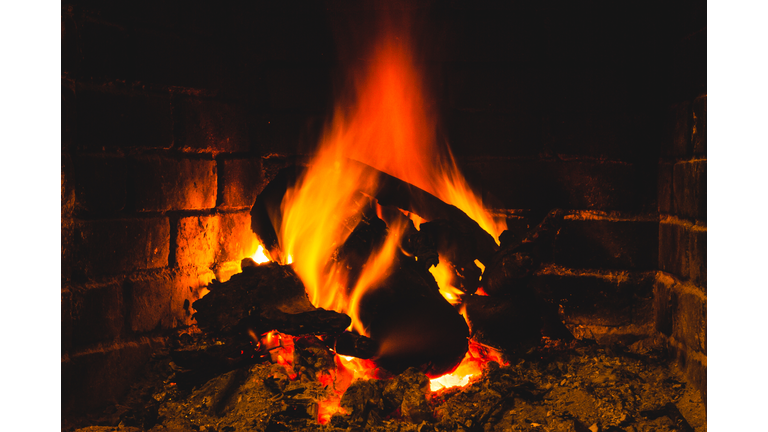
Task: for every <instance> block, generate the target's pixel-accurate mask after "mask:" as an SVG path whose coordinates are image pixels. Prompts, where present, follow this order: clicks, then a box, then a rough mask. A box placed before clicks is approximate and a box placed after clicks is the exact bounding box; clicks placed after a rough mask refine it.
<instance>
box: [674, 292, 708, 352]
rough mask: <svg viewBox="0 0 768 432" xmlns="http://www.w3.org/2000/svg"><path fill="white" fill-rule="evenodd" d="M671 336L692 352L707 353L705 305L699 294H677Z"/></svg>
mask: <svg viewBox="0 0 768 432" xmlns="http://www.w3.org/2000/svg"><path fill="white" fill-rule="evenodd" d="M677 307H678V309H677V311H676V313H675V319H674V320H673V330H672V336H673V337H675V338H676V339H677V340H679V341H681V342H682V343H683V344H685V345H686V346H687V347H689V348H690V349H691V350H693V351H699V352H702V353H704V354H706V353H707V303H706V300H702V298H701V296H700V295H699V294H695V293H690V292H681V293H679V294H678V300H677Z"/></svg>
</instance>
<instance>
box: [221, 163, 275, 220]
mask: <svg viewBox="0 0 768 432" xmlns="http://www.w3.org/2000/svg"><path fill="white" fill-rule="evenodd" d="M218 166H219V169H220V170H221V179H222V181H223V183H224V184H223V187H222V199H221V205H220V206H221V207H224V208H238V207H248V208H250V207H252V206H253V203H254V201H255V200H256V197H257V196H258V195H259V193H261V191H262V190H263V189H264V187H265V186H266V182H265V181H264V172H263V169H262V162H261V158H258V159H256V158H252V159H224V160H223V161H221V163H219V165H218Z"/></svg>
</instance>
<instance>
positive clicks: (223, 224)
mask: <svg viewBox="0 0 768 432" xmlns="http://www.w3.org/2000/svg"><path fill="white" fill-rule="evenodd" d="M220 218H221V221H220V231H219V232H220V233H221V235H220V237H219V251H218V253H217V255H216V262H226V261H237V262H239V261H240V260H242V259H243V258H245V257H250V256H252V255H253V254H254V253H255V252H256V248H257V247H258V245H259V241H258V239H257V238H256V234H254V233H253V231H251V215H250V213H249V212H248V211H247V210H246V211H242V212H238V213H225V214H221V215H220Z"/></svg>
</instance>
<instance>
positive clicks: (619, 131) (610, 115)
mask: <svg viewBox="0 0 768 432" xmlns="http://www.w3.org/2000/svg"><path fill="white" fill-rule="evenodd" d="M651 125H653V122H651V121H650V119H648V118H647V115H644V114H637V113H635V114H633V113H632V112H630V111H629V109H628V108H626V107H622V106H620V105H618V106H617V105H616V104H613V106H612V109H610V110H606V108H605V107H600V108H599V109H585V108H584V107H574V108H572V109H571V110H567V111H562V110H560V111H557V112H553V113H549V114H548V117H547V121H546V123H545V130H544V131H543V133H544V135H545V142H546V143H547V145H548V148H551V151H552V152H554V153H556V154H560V155H586V156H589V157H595V158H605V159H613V160H625V161H632V160H636V159H639V158H649V157H651V156H654V155H655V154H656V152H657V150H656V149H654V148H652V147H650V146H648V144H647V143H648V142H649V141H650V140H651V139H652V138H651V136H650V135H651V131H652V130H653V128H652V126H651ZM649 155H650V156H649ZM654 159H655V158H654Z"/></svg>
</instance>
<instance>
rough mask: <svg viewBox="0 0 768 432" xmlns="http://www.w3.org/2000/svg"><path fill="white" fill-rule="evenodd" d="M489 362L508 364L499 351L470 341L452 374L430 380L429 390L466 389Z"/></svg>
mask: <svg viewBox="0 0 768 432" xmlns="http://www.w3.org/2000/svg"><path fill="white" fill-rule="evenodd" d="M491 361H495V362H497V363H499V365H502V366H506V365H507V364H508V363H507V362H505V361H504V359H503V357H502V355H501V353H500V352H499V351H497V350H495V349H493V348H491V347H488V346H485V345H483V344H481V343H479V342H476V341H475V340H474V339H470V340H469V350H468V351H467V354H466V355H464V360H462V361H461V363H459V365H458V366H457V367H456V369H454V371H453V372H451V373H447V374H445V375H443V376H440V377H437V378H432V379H430V380H429V388H430V390H432V391H433V392H434V391H439V390H442V389H445V388H450V387H466V386H467V385H469V384H470V383H471V382H472V381H473V380H474V379H476V378H478V377H479V376H480V375H481V374H482V373H483V367H484V366H485V365H486V364H488V363H489V362H491Z"/></svg>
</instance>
